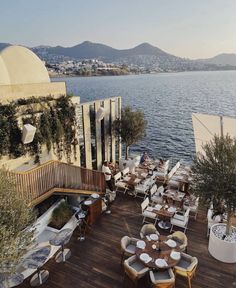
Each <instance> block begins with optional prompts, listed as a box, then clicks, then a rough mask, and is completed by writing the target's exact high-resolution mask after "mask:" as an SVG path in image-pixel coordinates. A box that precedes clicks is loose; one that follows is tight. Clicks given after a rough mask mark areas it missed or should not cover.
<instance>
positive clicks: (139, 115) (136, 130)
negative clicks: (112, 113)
mask: <svg viewBox="0 0 236 288" xmlns="http://www.w3.org/2000/svg"><path fill="white" fill-rule="evenodd" d="M146 127H147V121H146V120H145V117H144V113H143V112H142V111H140V110H132V109H131V108H130V107H129V106H127V107H124V108H123V109H122V110H121V118H118V119H116V120H115V121H114V122H113V129H114V130H115V132H116V134H117V135H118V136H120V137H121V141H122V143H124V144H125V158H126V159H128V154H129V147H130V146H131V145H132V144H134V143H136V142H137V141H139V140H141V139H142V138H143V137H144V136H145V130H146Z"/></svg>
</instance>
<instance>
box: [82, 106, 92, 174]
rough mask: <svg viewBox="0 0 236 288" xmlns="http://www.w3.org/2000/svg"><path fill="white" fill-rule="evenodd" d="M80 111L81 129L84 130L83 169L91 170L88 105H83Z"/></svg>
mask: <svg viewBox="0 0 236 288" xmlns="http://www.w3.org/2000/svg"><path fill="white" fill-rule="evenodd" d="M82 109H83V128H84V152H85V167H86V168H88V169H92V151H91V128H90V105H89V104H83V105H82Z"/></svg>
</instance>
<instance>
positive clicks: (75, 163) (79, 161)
mask: <svg viewBox="0 0 236 288" xmlns="http://www.w3.org/2000/svg"><path fill="white" fill-rule="evenodd" d="M74 98H75V97H74ZM78 98H79V97H78ZM72 99H73V98H72ZM73 103H74V105H75V114H76V125H77V126H79V124H80V117H81V107H80V104H79V100H78V101H77V102H76V101H73ZM79 136H80V135H79V129H78V127H77V129H76V138H77V139H78V145H76V157H77V160H76V162H74V165H76V166H81V160H80V145H79Z"/></svg>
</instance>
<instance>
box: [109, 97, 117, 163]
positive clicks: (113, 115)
mask: <svg viewBox="0 0 236 288" xmlns="http://www.w3.org/2000/svg"><path fill="white" fill-rule="evenodd" d="M110 104H111V161H112V162H115V161H116V137H115V133H114V131H113V129H112V123H113V122H114V121H115V119H116V101H115V99H111V102H110Z"/></svg>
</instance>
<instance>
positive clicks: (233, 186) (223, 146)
mask: <svg viewBox="0 0 236 288" xmlns="http://www.w3.org/2000/svg"><path fill="white" fill-rule="evenodd" d="M203 150H204V152H205V153H204V154H199V155H198V156H197V157H196V159H195V160H194V165H193V173H194V186H193V188H194V191H195V193H196V194H197V195H198V196H200V199H201V200H202V202H204V203H209V202H211V201H212V202H213V204H215V205H219V204H221V205H225V207H226V211H227V219H228V222H227V232H226V233H227V234H229V233H230V227H231V225H230V219H231V217H232V215H233V214H234V213H235V212H236V138H235V139H232V138H230V137H229V136H228V135H227V136H224V137H223V136H222V137H218V136H215V137H214V139H213V140H212V141H211V142H209V143H207V144H206V145H205V146H204V147H203Z"/></svg>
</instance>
